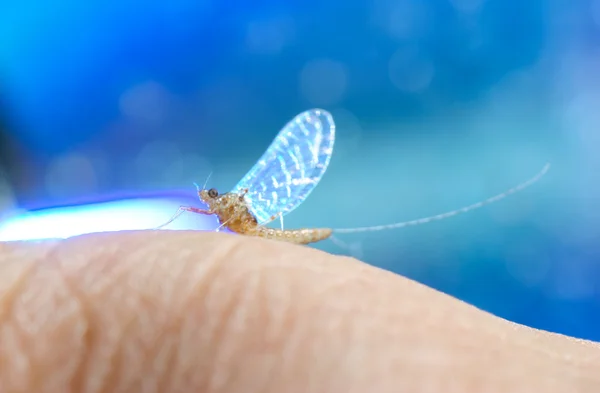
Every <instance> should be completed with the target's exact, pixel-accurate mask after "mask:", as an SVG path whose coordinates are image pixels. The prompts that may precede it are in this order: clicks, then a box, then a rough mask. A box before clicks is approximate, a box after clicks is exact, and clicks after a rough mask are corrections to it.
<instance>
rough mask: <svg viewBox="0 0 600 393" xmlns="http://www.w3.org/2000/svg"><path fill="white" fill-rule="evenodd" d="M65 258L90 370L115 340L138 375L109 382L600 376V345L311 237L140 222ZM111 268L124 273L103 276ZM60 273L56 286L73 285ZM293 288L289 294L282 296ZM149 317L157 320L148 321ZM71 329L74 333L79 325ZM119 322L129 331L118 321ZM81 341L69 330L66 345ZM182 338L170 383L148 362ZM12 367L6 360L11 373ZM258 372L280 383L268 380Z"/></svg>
mask: <svg viewBox="0 0 600 393" xmlns="http://www.w3.org/2000/svg"><path fill="white" fill-rule="evenodd" d="M21 247H28V246H26V245H24V246H21ZM31 249H32V251H33V250H34V248H31ZM5 252H6V251H5ZM53 258H54V259H56V262H53V263H57V264H59V266H60V269H57V271H59V272H60V274H63V275H66V276H68V277H67V279H66V280H65V282H66V283H67V284H66V285H71V286H73V287H75V288H76V290H79V291H81V293H82V294H81V295H79V294H75V295H74V296H75V297H78V298H79V299H81V302H82V303H83V305H84V307H87V308H89V309H90V310H91V312H92V315H93V316H95V317H96V319H94V318H88V317H87V316H84V317H82V318H84V319H86V321H87V322H88V323H89V324H93V325H94V326H93V327H92V329H94V332H96V333H97V334H98V336H97V340H98V341H96V342H94V343H92V344H91V345H90V347H91V348H90V350H91V352H88V353H86V355H87V356H90V359H93V360H90V367H91V366H92V365H94V367H95V366H101V365H102V361H99V360H98V359H97V358H98V357H102V356H106V355H107V352H109V353H110V350H109V351H103V350H102V349H101V348H97V347H99V346H102V347H104V348H106V347H107V346H108V347H109V349H110V348H112V349H114V350H116V352H114V353H116V354H117V355H118V357H117V359H118V360H119V361H120V362H122V366H123V367H122V368H123V369H127V370H124V371H127V372H128V373H129V374H130V377H129V378H127V380H121V379H119V380H113V381H112V382H110V383H111V384H112V385H111V384H107V385H104V391H106V390H105V389H106V388H107V387H110V388H111V391H115V392H126V391H131V392H133V391H139V390H138V389H139V388H141V387H142V386H143V380H144V379H147V380H148V381H149V382H148V384H149V385H147V386H146V387H148V388H150V387H153V386H154V385H151V384H152V383H155V384H162V385H160V387H165V386H168V385H169V384H171V385H172V386H171V387H172V391H203V392H204V393H213V392H214V391H210V390H208V389H203V390H201V389H200V388H202V387H204V388H207V381H208V380H209V379H210V376H211V375H214V374H216V373H217V371H218V370H223V369H225V368H226V369H227V370H229V375H232V376H234V377H235V378H234V379H232V380H230V381H229V383H227V384H226V385H225V386H223V387H222V389H221V391H227V392H228V393H234V392H238V391H240V392H241V391H248V389H249V388H250V387H264V388H265V390H264V392H265V393H267V392H270V391H272V392H283V391H285V392H302V393H306V392H327V393H337V392H344V393H354V392H366V391H377V392H378V393H387V392H397V391H411V392H425V391H434V392H437V391H444V392H453V391H456V392H461V393H463V392H469V391H474V392H504V391H510V392H519V391H543V392H545V393H549V392H552V393H555V392H556V393H557V392H564V391H569V392H595V391H598V389H597V388H598V386H600V376H598V373H597V370H598V367H600V366H599V364H598V358H599V356H600V351H599V349H600V348H598V345H597V344H591V343H588V342H582V341H581V340H568V339H567V340H565V339H564V338H563V337H561V336H559V335H552V334H549V333H545V332H540V331H536V330H534V329H528V328H524V327H521V326H518V325H514V324H512V323H509V322H507V321H504V320H501V319H499V318H496V317H494V316H492V315H490V314H487V313H485V312H482V311H480V310H477V309H476V308H474V307H472V306H470V305H467V304H465V303H462V302H459V301H457V300H456V299H452V298H450V297H447V296H445V295H443V294H440V293H438V292H436V291H434V290H431V289H429V288H427V287H425V286H422V285H420V284H417V283H414V282H412V281H410V280H408V279H405V278H402V277H398V276H396V275H393V274H391V273H388V272H384V271H381V270H380V269H376V268H372V267H369V266H367V265H365V264H362V263H360V262H358V261H356V260H352V259H350V258H344V259H341V258H334V257H332V256H329V255H327V254H325V253H323V252H320V251H317V250H313V249H308V248H305V247H297V246H290V245H281V244H278V243H275V242H270V241H265V240H262V239H248V238H244V237H242V236H232V235H226V234H200V233H177V234H175V233H164V232H163V233H162V234H160V236H159V234H158V233H140V232H137V233H135V232H134V233H120V234H118V235H116V234H111V235H109V234H103V235H93V236H84V237H80V238H74V239H70V240H68V241H65V242H61V243H60V247H58V248H57V249H56V250H55V251H54V252H53ZM0 261H2V262H0V264H1V263H3V262H4V259H3V258H0ZM97 264H102V265H104V266H103V267H99V266H96V265H97ZM50 265H52V264H50ZM35 270H37V269H35ZM74 272H75V273H74ZM359 272H360V273H359ZM100 274H102V275H108V276H110V277H111V278H113V281H111V280H108V281H107V283H110V284H108V285H107V286H106V285H105V284H103V285H104V286H103V285H101V286H94V285H93V283H94V279H95V278H96V279H97V278H99V277H97V276H98V275H100ZM114 277H119V278H118V279H116V280H114ZM0 278H1V277H0ZM29 280H30V279H29V277H27V278H26V279H25V281H26V282H27V283H28V282H29ZM36 280H37V278H36ZM36 282H37V281H36ZM275 282H277V283H279V287H278V286H277V285H275ZM56 283H58V284H56V285H55V287H52V288H51V289H52V290H53V291H56V290H60V286H61V285H65V283H61V281H60V280H57V281H56ZM32 285H33V284H32ZM30 287H31V285H29V286H28V285H25V287H24V288H21V289H20V290H19V292H21V291H29V290H30ZM99 288H100V289H99ZM283 288H284V289H286V290H287V291H288V292H287V293H289V295H284V296H282V295H281V294H282V293H286V292H283V291H282V289H283ZM51 289H48V291H50V290H51ZM74 292H76V291H74ZM33 293H35V292H30V294H29V296H31V294H33ZM169 294H171V295H169ZM16 295H17V296H21V295H22V292H21V293H17V294H16ZM126 297H133V299H125V298H126ZM126 300H127V301H126ZM3 301H4V294H3V293H1V292H0V304H1V303H2V302H3ZM273 305H277V307H274V306H273ZM59 306H60V304H59ZM136 307H143V308H144V310H137V311H136ZM239 307H244V310H243V313H245V315H246V317H244V318H240V319H239V320H236V319H235V316H236V315H238V316H239V315H242V316H243V315H244V314H240V313H242V311H240V310H239V309H238V308H239ZM278 310H280V311H279V312H281V310H288V312H289V314H290V316H289V318H285V317H282V316H281V315H276V316H274V313H276V312H277V311H278ZM56 314H57V315H59V316H60V315H63V318H64V315H66V314H61V313H60V312H59V313H56ZM82 315H83V314H82ZM222 319H226V320H228V321H227V323H223V322H222ZM144 320H145V321H149V322H152V324H151V325H148V326H142V325H141V322H140V321H144ZM169 321H170V322H169ZM240 321H245V322H246V324H245V325H244V324H242V323H241V322H240ZM282 321H287V324H288V325H282V323H283V322H282ZM0 322H5V321H3V320H0ZM9 323H10V321H9ZM219 324H221V325H219ZM58 325H61V324H60V323H57V322H53V326H58ZM61 326H63V328H62V330H63V332H64V333H65V334H67V335H68V334H70V332H72V327H70V325H68V324H67V323H66V322H63V323H62V325H61ZM218 326H222V327H225V329H224V331H223V330H221V331H216V330H215V328H216V327H217V329H218ZM1 327H2V325H0V328H1ZM116 327H118V329H117V332H118V333H120V336H119V335H116V334H115V331H112V332H107V331H106V330H108V329H110V328H112V329H115V328H116ZM69 329H70V330H69ZM450 337H451V338H452V339H450ZM37 339H38V337H37V336H36V337H32V339H31V340H29V341H28V342H27V343H28V344H30V345H33V343H34V342H35V341H36V340H37ZM3 340H4V339H2V338H1V336H0V354H1V353H2V348H4V346H3ZM115 343H116V344H115ZM127 343H128V345H129V347H128V348H129V349H128V350H129V351H132V352H130V353H129V355H128V356H125V355H126V353H125V351H124V349H123V348H120V347H123V346H124V345H127ZM61 344H62V341H61ZM227 346H229V348H228V347H227ZM288 346H289V347H290V349H287V347H288ZM76 348H77V347H76V346H74V344H73V342H72V340H71V341H69V340H67V341H66V343H65V345H64V346H62V347H61V348H60V349H61V350H62V351H63V352H64V353H69V351H73V350H76ZM81 348H84V347H81ZM172 348H174V352H175V355H176V357H175V358H176V360H175V361H174V362H173V363H175V364H172V367H173V370H177V372H176V373H175V372H173V373H171V378H172V381H173V382H171V383H169V382H168V381H165V378H164V375H165V374H164V373H163V374H162V375H163V377H162V378H161V375H159V372H158V371H159V370H156V368H155V367H159V365H158V364H157V365H156V366H153V367H151V364H150V363H148V362H146V363H144V360H145V359H148V358H149V357H150V358H152V357H158V356H159V355H160V354H165V355H164V356H165V357H164V359H165V360H164V362H168V359H170V351H171V349H172ZM82 351H83V349H82ZM263 352H264V353H266V355H267V358H265V357H263V356H261V353H263ZM257 354H258V355H257ZM268 355H271V356H273V358H274V359H276V360H277V361H276V362H275V363H272V362H273V360H269V358H268ZM277 355H279V356H277ZM375 355H376V356H375ZM216 359H220V362H218V361H215V360H216ZM265 359H266V362H265V363H264V364H263V363H261V362H263V361H265ZM286 359H289V360H286ZM269 362H271V363H269ZM104 364H105V365H107V364H106V363H104ZM273 364H274V365H273ZM576 365H577V366H576ZM108 366H110V367H111V368H112V367H115V365H114V364H112V365H108ZM321 367H322V368H321ZM273 370H274V371H273ZM46 371H47V370H46ZM5 372H6V370H5V369H4V368H2V367H0V381H3V374H4V373H5ZM269 372H271V373H272V374H271V375H270V378H267V377H266V375H267V374H268V373H269ZM149 373H153V376H152V378H151V376H150V375H149ZM192 373H193V374H192ZM257 373H265V375H263V378H265V380H269V382H268V383H266V384H264V385H263V381H258V380H256V378H254V377H257V376H258V375H253V374H257ZM95 375H97V374H95ZM142 375H145V378H142V377H141V376H142ZM225 375H227V373H226V374H225ZM91 376H92V374H88V375H87V377H88V378H89V377H91ZM103 378H107V376H106V375H105V376H104V377H103ZM123 378H124V377H123ZM292 380H293V381H296V382H298V383H291V382H290V381H292ZM153 381H154V382H153ZM104 382H105V383H106V381H104ZM0 383H2V382H0ZM66 383H68V381H66ZM125 383H128V384H131V385H129V389H128V390H125V388H126V386H125V385H124V384H125ZM184 383H187V384H186V385H183V384H184ZM303 384H304V386H303ZM156 386H158V385H156ZM594 387H595V388H594ZM304 388H306V389H304ZM236 389H237V390H236ZM0 391H2V393H5V392H4V391H3V390H2V389H0ZM29 391H39V390H29ZM13 392H14V391H7V393H13ZM60 392H61V393H62V392H64V393H68V392H69V390H68V389H66V388H65V389H62V390H60ZM79 392H82V393H87V392H85V390H83V391H82V390H80V391H77V393H79Z"/></svg>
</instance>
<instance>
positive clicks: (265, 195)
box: [233, 109, 335, 224]
mask: <svg viewBox="0 0 600 393" xmlns="http://www.w3.org/2000/svg"><path fill="white" fill-rule="evenodd" d="M334 141H335V124H334V123H333V118H332V117H331V114H330V113H329V112H327V111H324V110H322V109H311V110H309V111H306V112H303V113H301V114H299V115H297V116H296V117H294V118H293V119H292V120H291V121H290V122H289V123H288V124H287V125H286V126H285V127H284V128H283V129H282V130H281V131H280V132H279V134H278V135H277V137H276V138H275V140H273V142H272V143H271V145H270V146H269V148H268V149H267V151H265V153H264V154H263V155H262V157H261V158H260V160H258V162H257V163H256V164H255V165H254V167H252V169H250V171H249V172H248V173H247V174H246V176H244V178H243V179H242V180H241V181H240V182H239V183H238V184H237V185H236V186H235V187H234V189H233V192H241V191H242V190H244V189H246V188H247V189H248V193H247V194H246V197H245V199H246V202H247V203H248V204H249V206H250V211H251V212H252V213H253V214H254V216H255V217H256V219H257V220H258V222H259V223H260V224H266V223H268V222H270V221H271V218H272V217H273V216H275V215H279V214H282V215H285V214H287V213H289V212H291V211H292V210H294V209H295V208H296V207H298V206H299V205H300V204H301V203H302V201H304V200H305V199H306V197H307V196H308V195H309V194H310V193H311V192H312V190H313V189H314V188H315V186H316V185H317V184H318V183H319V181H320V180H321V178H322V177H323V174H324V173H325V170H327V166H328V165H329V160H330V159H331V153H332V152H333V143H334Z"/></svg>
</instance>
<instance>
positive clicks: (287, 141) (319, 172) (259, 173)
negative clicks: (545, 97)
mask: <svg viewBox="0 0 600 393" xmlns="http://www.w3.org/2000/svg"><path fill="white" fill-rule="evenodd" d="M334 141H335V124H334V122H333V118H332V116H331V114H330V113H329V112H327V111H325V110H322V109H312V110H309V111H306V112H303V113H301V114H299V115H297V116H296V117H295V118H293V119H292V120H291V121H290V122H289V123H288V124H287V125H286V126H285V127H284V128H283V129H282V130H281V131H280V132H279V134H278V135H277V137H275V139H274V140H273V142H272V143H271V145H270V146H269V148H268V149H267V151H266V152H265V153H264V154H263V155H262V157H261V158H260V159H259V160H258V162H257V163H256V164H255V165H254V167H252V169H250V171H249V172H248V173H247V174H246V176H244V177H243V178H242V180H240V182H239V183H238V184H237V185H236V186H235V187H234V188H233V190H232V191H230V192H228V193H224V194H220V193H219V192H218V191H217V190H216V189H214V188H211V189H208V190H207V189H206V183H205V184H204V186H203V187H199V186H198V185H196V188H197V192H198V196H199V197H200V200H201V201H202V202H204V203H205V204H206V206H207V209H199V208H196V207H192V206H181V207H180V208H179V209H178V210H177V212H176V213H175V215H174V216H173V217H172V218H171V219H170V220H169V221H167V222H166V223H164V224H163V225H161V226H160V227H158V228H162V227H164V226H166V225H168V224H169V223H171V222H172V221H173V220H175V219H176V218H177V217H179V216H180V215H181V214H182V213H184V212H192V213H198V214H207V215H216V216H217V217H218V220H219V222H220V226H219V227H218V228H217V231H218V230H220V229H221V228H227V229H229V230H231V231H233V232H235V233H238V234H243V235H249V236H259V237H264V238H268V239H276V240H281V241H285V242H290V243H297V244H309V243H313V242H318V241H321V240H324V239H327V238H329V237H331V236H332V234H333V233H354V232H368V231H380V230H384V229H394V228H402V227H406V226H410V225H419V224H425V223H428V222H431V221H436V220H441V219H444V218H448V217H451V216H455V215H457V214H460V213H465V212H468V211H470V210H474V209H477V208H480V207H482V206H484V205H487V204H490V203H493V202H496V201H498V200H500V199H503V198H505V197H507V196H508V195H510V194H514V193H515V192H518V191H521V190H523V189H524V188H526V187H528V186H530V185H532V184H533V183H535V182H536V181H538V180H539V179H540V178H541V177H542V176H543V175H544V174H545V173H546V172H547V171H548V169H549V168H550V165H549V164H546V165H545V166H544V168H543V169H542V170H541V171H540V172H539V173H538V174H537V175H535V176H534V177H532V178H531V179H529V180H527V181H526V182H524V183H522V184H520V185H518V186H516V187H514V188H511V189H510V190H508V191H505V192H503V193H501V194H498V195H496V196H493V197H491V198H488V199H486V200H484V201H480V202H477V203H474V204H472V205H469V206H466V207H463V208H461V209H457V210H453V211H450V212H446V213H442V214H438V215H435V216H431V217H426V218H421V219H417V220H411V221H405V222H398V223H394V224H388V225H378V226H369V227H360V228H344V229H331V228H304V229H284V227H283V216H284V215H286V214H288V213H289V212H291V211H292V210H294V209H295V208H297V207H298V206H299V205H300V204H301V203H302V202H303V201H304V200H305V199H306V198H307V197H308V195H309V194H310V193H311V192H312V190H314V188H315V187H316V185H317V184H318V183H319V181H320V180H321V178H322V177H323V174H324V173H325V171H326V170H327V166H328V165H329V161H330V159H331V154H332V153H333V144H334ZM207 181H208V179H207ZM277 218H278V219H279V221H280V223H281V229H275V228H269V227H266V225H267V224H269V223H270V222H272V221H273V220H275V219H277Z"/></svg>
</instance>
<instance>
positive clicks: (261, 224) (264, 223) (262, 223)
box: [259, 212, 283, 231]
mask: <svg viewBox="0 0 600 393" xmlns="http://www.w3.org/2000/svg"><path fill="white" fill-rule="evenodd" d="M278 217H279V222H280V223H281V230H282V231H283V213H281V212H279V213H277V214H273V215H272V216H271V217H269V219H268V220H267V221H265V222H261V223H260V224H259V225H260V226H261V227H264V226H265V225H267V224H268V223H270V222H271V221H273V220H274V219H276V218H278Z"/></svg>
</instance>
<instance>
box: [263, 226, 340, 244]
mask: <svg viewBox="0 0 600 393" xmlns="http://www.w3.org/2000/svg"><path fill="white" fill-rule="evenodd" d="M331 232H332V231H331V229H328V228H308V229H289V230H283V231H282V230H281V229H274V228H265V227H259V228H257V233H256V236H260V237H264V238H266V239H274V240H280V241H284V242H288V243H295V244H308V243H314V242H318V241H321V240H325V239H327V238H328V237H329V236H331Z"/></svg>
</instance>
